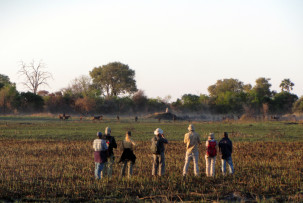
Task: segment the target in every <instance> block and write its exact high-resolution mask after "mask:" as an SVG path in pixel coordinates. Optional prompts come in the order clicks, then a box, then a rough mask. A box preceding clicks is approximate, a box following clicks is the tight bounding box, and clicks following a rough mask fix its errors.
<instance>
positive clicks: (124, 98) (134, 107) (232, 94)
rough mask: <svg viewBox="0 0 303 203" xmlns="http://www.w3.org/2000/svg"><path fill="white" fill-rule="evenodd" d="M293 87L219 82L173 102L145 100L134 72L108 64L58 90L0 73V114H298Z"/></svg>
mask: <svg viewBox="0 0 303 203" xmlns="http://www.w3.org/2000/svg"><path fill="white" fill-rule="evenodd" d="M293 86H294V83H292V82H291V81H290V79H284V80H283V81H282V82H281V84H280V88H281V91H280V92H275V91H271V89H270V88H271V84H270V78H264V77H260V78H258V79H256V82H255V84H254V86H252V85H251V84H244V83H243V82H241V81H239V80H238V79H233V78H229V79H222V80H218V81H217V82H216V83H215V84H213V85H210V86H209V87H208V92H209V95H205V94H201V95H193V94H184V95H183V96H182V97H181V98H178V99H177V100H176V101H174V102H171V103H170V102H169V99H168V98H169V97H168V98H163V99H162V98H156V99H155V98H148V97H147V96H146V95H145V94H144V91H143V90H138V89H137V85H136V81H135V71H134V70H132V69H131V68H130V67H129V66H128V65H125V64H122V63H120V62H113V63H109V64H107V65H103V66H99V67H95V68H93V69H92V71H90V72H89V76H80V77H78V78H75V79H74V80H72V81H71V83H70V84H69V86H68V87H66V88H63V89H62V90H61V91H58V92H54V93H49V92H47V91H45V90H40V91H38V92H37V93H35V92H21V93H19V92H18V91H17V90H16V86H15V84H14V83H12V82H11V81H10V79H9V77H8V76H6V75H2V74H0V112H1V113H11V112H37V111H38V112H41V111H46V112H73V113H81V114H94V113H136V112H142V113H145V112H155V111H164V110H165V108H167V107H170V109H172V110H174V111H176V112H196V113H202V112H207V113H220V114H228V113H233V114H242V113H246V114H260V113H263V114H264V113H273V114H282V113H291V112H294V111H296V112H303V100H302V98H300V99H298V96H297V95H295V94H292V93H291V90H292V89H293Z"/></svg>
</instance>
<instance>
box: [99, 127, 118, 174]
mask: <svg viewBox="0 0 303 203" xmlns="http://www.w3.org/2000/svg"><path fill="white" fill-rule="evenodd" d="M111 132H112V131H111V129H110V127H106V128H105V138H106V144H107V146H108V161H107V163H106V164H105V165H104V169H103V170H102V173H101V175H102V177H104V176H105V173H107V177H111V176H112V173H113V165H114V162H115V156H114V150H113V149H114V148H115V149H116V148H117V143H116V140H115V138H114V137H113V136H111Z"/></svg>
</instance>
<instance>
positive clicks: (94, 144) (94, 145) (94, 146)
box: [93, 140, 96, 151]
mask: <svg viewBox="0 0 303 203" xmlns="http://www.w3.org/2000/svg"><path fill="white" fill-rule="evenodd" d="M93 148H94V150H95V151H96V141H95V140H94V142H93Z"/></svg>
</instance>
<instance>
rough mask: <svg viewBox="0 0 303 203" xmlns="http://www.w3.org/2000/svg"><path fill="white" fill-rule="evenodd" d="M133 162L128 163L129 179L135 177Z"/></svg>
mask: <svg viewBox="0 0 303 203" xmlns="http://www.w3.org/2000/svg"><path fill="white" fill-rule="evenodd" d="M133 165H134V164H133V162H131V161H129V162H128V178H131V177H132V175H133Z"/></svg>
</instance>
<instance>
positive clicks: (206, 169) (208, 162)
mask: <svg viewBox="0 0 303 203" xmlns="http://www.w3.org/2000/svg"><path fill="white" fill-rule="evenodd" d="M205 163H206V168H205V173H206V176H207V177H209V176H210V157H208V156H206V155H205Z"/></svg>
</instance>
